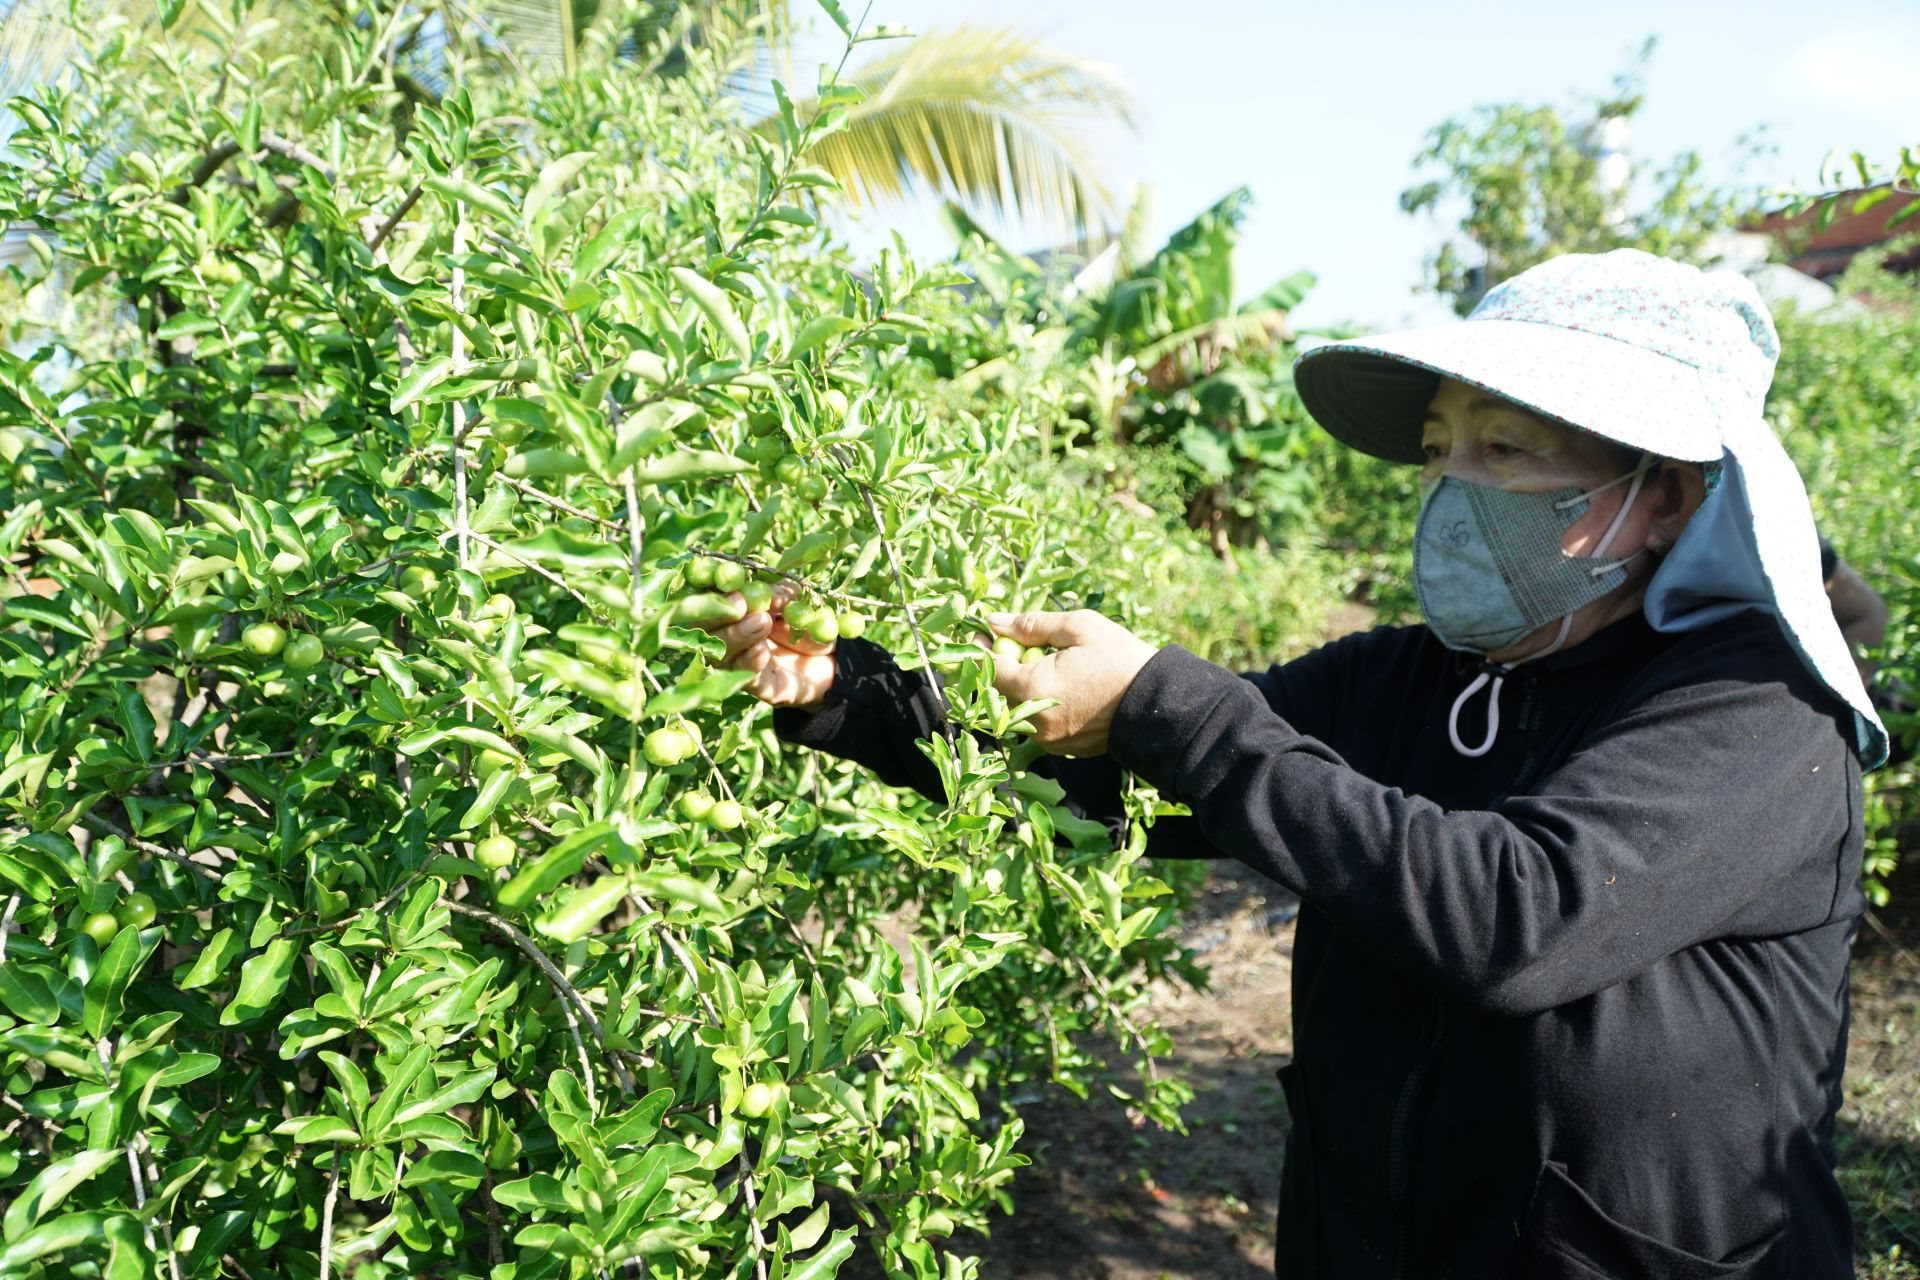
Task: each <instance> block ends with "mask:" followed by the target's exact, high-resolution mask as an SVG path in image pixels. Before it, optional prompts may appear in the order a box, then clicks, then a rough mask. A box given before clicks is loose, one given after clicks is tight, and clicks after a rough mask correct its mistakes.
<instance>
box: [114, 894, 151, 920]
mask: <svg viewBox="0 0 1920 1280" xmlns="http://www.w3.org/2000/svg"><path fill="white" fill-rule="evenodd" d="M159 914H160V911H159V908H158V907H156V906H155V905H154V902H153V899H152V897H150V896H149V895H147V894H144V893H130V894H128V895H127V896H126V897H124V898H122V899H120V905H119V906H117V907H115V908H114V909H113V918H114V919H115V920H117V921H118V922H119V924H120V927H121V928H122V929H144V928H146V927H147V926H148V925H150V924H152V923H153V921H154V918H155V917H156V916H158V915H159Z"/></svg>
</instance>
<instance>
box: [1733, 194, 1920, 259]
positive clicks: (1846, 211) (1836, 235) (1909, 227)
mask: <svg viewBox="0 0 1920 1280" xmlns="http://www.w3.org/2000/svg"><path fill="white" fill-rule="evenodd" d="M1882 192H1885V193H1886V194H1884V195H1882V194H1880V193H1882ZM1869 195H1873V196H1877V197H1878V198H1877V199H1875V200H1874V201H1873V202H1872V203H1870V204H1868V205H1867V207H1865V208H1863V209H1861V210H1859V212H1857V213H1856V212H1855V211H1854V206H1855V205H1856V204H1858V203H1859V202H1860V201H1861V199H1862V198H1863V197H1866V196H1869ZM1915 201H1920V195H1916V194H1915V193H1913V192H1911V191H1895V190H1892V189H1891V188H1888V187H1869V188H1866V189H1864V190H1859V191H1842V192H1840V193H1839V194H1838V195H1836V196H1835V197H1834V211H1833V218H1832V221H1830V222H1828V223H1827V225H1826V226H1824V227H1822V226H1821V225H1820V217H1821V211H1822V208H1821V205H1818V204H1816V205H1814V206H1813V207H1812V208H1811V209H1808V210H1807V211H1805V212H1804V213H1791V212H1789V211H1787V210H1784V209H1783V210H1779V211H1776V212H1774V213H1768V214H1762V215H1760V216H1759V217H1758V218H1756V219H1755V220H1754V221H1753V222H1752V223H1750V224H1749V225H1748V229H1749V230H1752V231H1759V232H1763V233H1765V234H1767V235H1770V236H1772V237H1773V238H1774V239H1775V240H1777V241H1778V242H1779V243H1780V245H1781V247H1782V248H1783V249H1785V250H1786V252H1787V254H1788V257H1787V265H1788V266H1790V267H1792V268H1793V269H1794V270H1796V271H1802V272H1805V273H1806V274H1807V275H1810V276H1813V277H1814V278H1816V279H1820V280H1830V279H1832V278H1833V277H1834V276H1837V275H1839V274H1840V273H1841V272H1842V271H1845V270H1846V269H1847V264H1848V263H1850V262H1852V261H1853V258H1854V255H1855V254H1857V253H1860V252H1861V251H1863V250H1866V249H1873V248H1877V247H1878V246H1880V245H1883V244H1886V243H1887V242H1888V241H1890V240H1897V239H1900V238H1901V237H1902V236H1907V235H1912V234H1914V233H1916V232H1920V213H1914V214H1909V215H1908V217H1907V219H1906V220H1905V221H1903V222H1901V223H1900V224H1899V225H1897V226H1892V227H1889V226H1888V225H1887V223H1888V222H1889V221H1890V220H1891V219H1892V218H1893V217H1894V216H1895V215H1896V214H1898V213H1900V212H1901V211H1902V210H1903V209H1906V208H1907V207H1908V206H1909V205H1912V204H1913V203H1914V202H1915ZM1887 265H1888V266H1889V267H1890V268H1891V269H1893V270H1895V271H1913V270H1917V269H1920V250H1913V251H1909V252H1907V253H1903V254H1900V255H1898V257H1897V259H1895V260H1892V261H1889V262H1888V264H1887Z"/></svg>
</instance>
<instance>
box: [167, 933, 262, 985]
mask: <svg viewBox="0 0 1920 1280" xmlns="http://www.w3.org/2000/svg"><path fill="white" fill-rule="evenodd" d="M245 949H246V944H245V943H244V942H242V941H241V939H240V937H239V935H237V934H236V933H234V931H233V930H231V929H222V930H220V932H218V933H216V934H214V935H213V940H212V941H211V942H209V943H207V945H206V946H204V947H202V948H201V949H200V954H199V955H197V956H195V957H194V960H193V967H192V968H191V969H188V970H187V976H186V977H184V978H182V979H180V983H179V986H180V989H181V990H182V991H192V990H193V989H195V988H196V987H204V986H206V985H207V984H208V983H209V982H212V981H214V980H215V979H218V978H223V977H225V976H226V974H227V970H228V968H229V966H231V965H232V964H233V959H234V957H235V956H237V955H239V954H240V953H241V952H242V951H244V950H245Z"/></svg>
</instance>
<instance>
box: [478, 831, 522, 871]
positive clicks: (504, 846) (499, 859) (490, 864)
mask: <svg viewBox="0 0 1920 1280" xmlns="http://www.w3.org/2000/svg"><path fill="white" fill-rule="evenodd" d="M519 854H520V846H519V845H518V844H516V843H514V839H513V837H512V836H488V837H487V838H486V839H485V840H482V841H481V842H480V843H479V844H476V845H475V846H473V860H474V861H475V862H477V863H479V864H480V865H481V866H483V867H486V868H487V869H488V870H490V871H498V870H499V869H500V868H502V867H510V866H512V865H513V860H514V859H515V858H516V857H518V856H519Z"/></svg>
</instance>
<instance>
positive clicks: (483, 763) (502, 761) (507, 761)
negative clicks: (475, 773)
mask: <svg viewBox="0 0 1920 1280" xmlns="http://www.w3.org/2000/svg"><path fill="white" fill-rule="evenodd" d="M519 767H520V762H519V761H518V760H515V759H514V758H513V757H512V756H510V755H507V754H506V753H505V752H502V751H495V750H494V749H493V748H492V747H487V748H485V749H483V750H482V751H481V752H480V772H481V773H482V774H488V773H495V772H498V771H499V770H501V769H515V770H518V769H519Z"/></svg>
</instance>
